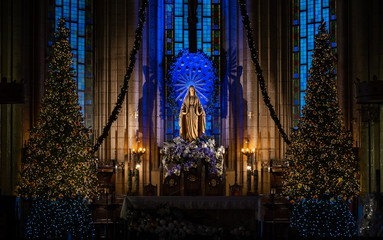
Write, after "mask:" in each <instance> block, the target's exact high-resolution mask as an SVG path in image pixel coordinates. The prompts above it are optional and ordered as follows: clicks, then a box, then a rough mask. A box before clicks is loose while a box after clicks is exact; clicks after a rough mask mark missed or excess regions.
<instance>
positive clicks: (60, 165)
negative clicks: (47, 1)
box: [18, 19, 97, 238]
mask: <svg viewBox="0 0 383 240" xmlns="http://www.w3.org/2000/svg"><path fill="white" fill-rule="evenodd" d="M69 35H70V30H69V29H68V28H67V27H66V23H65V20H63V19H61V20H60V21H59V23H58V28H57V31H56V32H55V34H54V42H53V44H52V56H50V58H49V60H48V77H47V79H46V80H45V82H44V86H45V92H44V96H43V99H42V106H41V112H40V116H39V120H38V121H37V122H36V124H35V126H34V127H33V128H32V129H31V131H30V138H29V140H28V142H27V145H26V154H25V158H24V161H23V164H22V172H21V178H20V182H19V186H18V193H19V195H20V196H21V197H23V198H26V199H34V200H35V205H34V206H35V208H36V209H32V215H31V216H30V217H29V222H28V223H27V235H28V231H29V232H30V234H32V235H39V236H40V237H48V238H49V237H52V238H55V237H58V236H60V235H62V231H69V232H72V236H73V234H75V232H76V230H75V229H76V228H81V227H83V228H82V230H81V231H84V230H86V226H80V224H79V223H78V222H77V220H76V221H74V219H80V218H81V216H76V214H80V213H81V211H83V214H82V215H83V216H82V217H83V218H84V219H86V218H87V217H88V215H89V210H87V208H84V206H83V205H84V204H83V202H90V201H91V200H92V198H93V197H94V196H95V195H96V192H97V173H96V166H95V162H94V160H93V158H92V156H91V141H90V129H89V128H87V127H85V125H84V119H83V116H82V113H81V107H80V105H79V103H78V95H77V92H76V82H75V80H74V69H73V67H72V57H73V54H72V52H71V46H70V43H69ZM37 201H39V202H38V203H37ZM42 206H45V207H42ZM85 207H86V206H85ZM76 208H77V209H76ZM60 211H61V212H60ZM52 213H53V215H52ZM38 219H40V220H38ZM31 221H32V222H31ZM33 221H34V222H33ZM49 221H51V222H52V223H49ZM83 222H84V221H83ZM85 222H86V224H88V223H89V222H90V221H88V220H86V221H85ZM76 224H77V226H75V225H76ZM46 234H48V235H46ZM49 234H53V235H49ZM79 234H83V233H79Z"/></svg>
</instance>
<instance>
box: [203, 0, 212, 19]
mask: <svg viewBox="0 0 383 240" xmlns="http://www.w3.org/2000/svg"><path fill="white" fill-rule="evenodd" d="M203 16H204V17H210V16H211V0H203Z"/></svg>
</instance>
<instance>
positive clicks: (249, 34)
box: [239, 0, 290, 145]
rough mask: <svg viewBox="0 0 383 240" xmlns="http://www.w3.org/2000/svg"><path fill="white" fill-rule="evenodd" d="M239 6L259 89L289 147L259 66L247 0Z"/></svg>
mask: <svg viewBox="0 0 383 240" xmlns="http://www.w3.org/2000/svg"><path fill="white" fill-rule="evenodd" d="M239 4H240V9H241V14H242V22H243V25H244V27H245V29H246V33H247V41H248V43H249V48H250V53H251V60H252V61H253V64H254V67H255V70H256V73H257V78H258V83H259V87H260V88H261V92H262V96H263V101H264V102H265V104H266V106H267V108H268V109H269V111H270V116H271V118H272V119H273V120H274V122H275V125H276V126H277V127H278V130H279V133H280V134H281V136H282V138H283V140H284V141H285V143H286V144H287V145H289V144H290V140H289V139H288V137H287V135H286V133H285V131H284V130H283V128H282V125H281V122H280V121H279V119H278V116H277V115H276V113H275V110H274V107H273V105H272V104H271V102H270V97H269V94H268V93H267V89H266V84H265V79H264V78H263V74H262V69H261V66H260V65H259V61H258V55H257V50H256V49H255V47H254V46H255V42H254V38H253V30H252V28H251V26H250V20H249V15H248V14H247V10H246V0H239Z"/></svg>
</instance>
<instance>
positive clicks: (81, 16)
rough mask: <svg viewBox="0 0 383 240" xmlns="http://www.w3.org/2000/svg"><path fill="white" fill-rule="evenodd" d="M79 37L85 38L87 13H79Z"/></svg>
mask: <svg viewBox="0 0 383 240" xmlns="http://www.w3.org/2000/svg"><path fill="white" fill-rule="evenodd" d="M78 35H79V36H85V11H78Z"/></svg>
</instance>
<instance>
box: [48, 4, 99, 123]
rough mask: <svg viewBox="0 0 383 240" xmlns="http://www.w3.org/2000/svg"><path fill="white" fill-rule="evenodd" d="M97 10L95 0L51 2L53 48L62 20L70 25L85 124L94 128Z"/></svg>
mask: <svg viewBox="0 0 383 240" xmlns="http://www.w3.org/2000/svg"><path fill="white" fill-rule="evenodd" d="M92 15H93V9H92V0H50V1H49V40H48V44H49V46H51V45H52V41H53V33H54V31H55V29H56V27H57V24H58V19H59V18H61V17H64V18H65V19H66V20H67V22H68V25H67V26H68V27H69V29H70V31H71V33H70V39H69V41H70V44H71V48H72V53H73V54H74V56H73V68H74V70H75V79H76V83H77V92H78V97H79V104H80V106H81V108H82V110H81V111H82V113H83V114H84V117H85V124H86V125H87V126H88V127H89V126H92V125H93V121H92V118H93V106H92V104H93V20H92Z"/></svg>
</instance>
